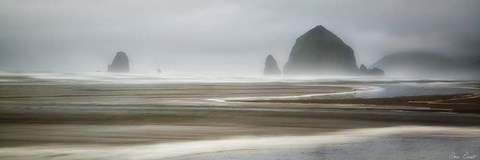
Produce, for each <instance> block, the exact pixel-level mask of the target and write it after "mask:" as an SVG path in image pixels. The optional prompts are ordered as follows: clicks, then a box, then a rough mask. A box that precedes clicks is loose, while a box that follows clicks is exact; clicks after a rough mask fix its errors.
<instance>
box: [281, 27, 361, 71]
mask: <svg viewBox="0 0 480 160" xmlns="http://www.w3.org/2000/svg"><path fill="white" fill-rule="evenodd" d="M357 71H358V68H357V63H356V60H355V55H354V52H353V50H352V48H350V46H348V45H347V44H345V43H344V42H343V41H342V40H341V39H340V38H338V37H337V36H336V35H335V34H333V33H332V32H330V31H328V30H327V29H326V28H325V27H323V26H321V25H319V26H316V27H315V28H313V29H311V30H309V31H308V32H307V33H305V34H303V35H302V36H300V37H299V38H297V40H296V42H295V45H294V46H293V48H292V51H291V52H290V57H289V59H288V62H287V63H286V64H285V66H284V69H283V72H284V74H288V75H293V74H305V75H348V74H354V73H357Z"/></svg>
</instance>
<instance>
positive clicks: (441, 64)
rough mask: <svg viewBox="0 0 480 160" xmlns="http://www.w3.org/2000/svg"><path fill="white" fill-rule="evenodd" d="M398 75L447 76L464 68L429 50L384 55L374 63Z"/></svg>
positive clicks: (374, 65) (390, 73) (391, 73)
mask: <svg viewBox="0 0 480 160" xmlns="http://www.w3.org/2000/svg"><path fill="white" fill-rule="evenodd" d="M372 66H373V67H379V68H382V69H383V70H385V72H386V73H387V74H389V75H398V76H423V77H428V76H434V77H439V76H443V75H445V76H447V75H450V74H452V73H453V72H455V71H457V70H458V69H459V68H462V67H461V65H460V64H458V63H457V62H456V61H454V60H452V59H449V58H446V57H443V56H441V55H439V54H434V53H428V52H404V53H397V54H392V55H387V56H384V57H383V58H382V59H380V60H378V61H377V62H376V63H374V64H373V65H372Z"/></svg>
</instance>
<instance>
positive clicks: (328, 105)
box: [0, 80, 480, 159]
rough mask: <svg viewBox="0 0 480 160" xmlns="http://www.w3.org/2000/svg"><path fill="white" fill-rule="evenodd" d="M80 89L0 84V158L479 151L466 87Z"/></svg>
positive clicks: (364, 84)
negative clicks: (369, 146) (424, 149)
mask: <svg viewBox="0 0 480 160" xmlns="http://www.w3.org/2000/svg"><path fill="white" fill-rule="evenodd" d="M87 82H88V83H85V82H83V81H82V82H75V84H70V83H64V82H52V81H46V82H36V81H35V82H28V83H27V84H24V83H22V84H18V83H16V84H12V83H11V82H9V83H5V82H4V84H3V85H0V113H1V114H0V158H1V159H112V158H115V159H118V157H122V158H120V159H276V158H282V157H286V158H285V159H318V158H326V159H358V158H366V159H389V158H388V157H385V156H379V157H369V156H368V155H366V154H363V153H364V152H362V150H363V149H362V147H360V146H363V145H367V144H368V145H372V148H370V150H369V151H372V152H374V151H376V152H382V153H390V152H393V151H395V150H399V151H402V152H400V153H405V155H406V156H405V158H404V159H418V158H426V159H430V158H434V159H435V158H444V157H445V155H444V154H450V152H454V151H456V152H459V153H460V152H465V151H469V152H470V153H478V148H475V147H472V146H475V144H478V142H479V138H480V137H478V133H479V125H480V124H479V121H480V115H479V114H478V105H479V103H478V92H477V91H478V90H477V89H476V87H477V86H478V85H477V84H476V83H472V82H443V81H365V80H361V81H358V80H352V81H335V80H329V81H319V80H309V81H305V80H302V81H293V80H292V81H288V82H281V81H280V82H275V81H274V82H271V81H269V82H244V83H238V82H224V83H166V84H161V83H144V84H128V83H126V84H119V83H111V82H109V83H103V82H102V83H99V82H95V83H93V82H90V81H87ZM51 83H53V84H51ZM426 88H427V89H429V90H430V91H434V92H432V93H430V92H424V90H425V89H426ZM354 89H355V91H353V90H354ZM403 90H405V91H408V92H404V91H403ZM404 94H412V95H415V96H408V95H404ZM437 94H438V95H437ZM451 139H457V141H454V142H452V141H451ZM327 142H328V143H327ZM346 144H349V145H346ZM350 144H351V145H350ZM445 144H453V145H452V147H449V146H446V147H444V148H440V149H433V146H439V145H445ZM171 146H176V147H174V148H172V147H171ZM383 146H388V147H390V148H388V147H387V148H386V149H385V150H383V151H377V150H378V149H380V148H383ZM399 147H400V148H399ZM405 147H406V148H405ZM425 147H426V148H431V151H429V152H427V153H428V154H426V155H419V154H420V152H419V151H418V149H421V148H425ZM340 151H341V152H342V153H352V154H339V152H340ZM447 152H448V153H447ZM353 153H355V154H353ZM422 153H423V152H422ZM440 153H441V154H440ZM346 155H348V156H347V157H345V156H346ZM398 156H400V155H394V156H393V157H398ZM447 156H448V155H447ZM447 158H448V157H447ZM390 159H395V158H390Z"/></svg>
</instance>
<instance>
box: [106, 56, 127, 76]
mask: <svg viewBox="0 0 480 160" xmlns="http://www.w3.org/2000/svg"><path fill="white" fill-rule="evenodd" d="M108 72H130V64H129V61H128V57H127V54H125V52H117V54H116V55H115V58H114V59H113V62H112V64H110V65H108Z"/></svg>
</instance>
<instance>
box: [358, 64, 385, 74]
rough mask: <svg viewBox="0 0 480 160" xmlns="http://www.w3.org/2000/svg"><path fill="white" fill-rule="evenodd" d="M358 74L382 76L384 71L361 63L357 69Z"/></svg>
mask: <svg viewBox="0 0 480 160" xmlns="http://www.w3.org/2000/svg"><path fill="white" fill-rule="evenodd" d="M358 71H359V73H360V75H366V76H384V75H385V72H384V71H383V70H381V69H379V68H376V67H373V68H372V69H367V67H366V66H365V65H363V64H362V65H361V66H360V69H359V70H358Z"/></svg>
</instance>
